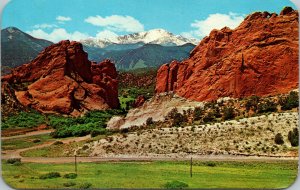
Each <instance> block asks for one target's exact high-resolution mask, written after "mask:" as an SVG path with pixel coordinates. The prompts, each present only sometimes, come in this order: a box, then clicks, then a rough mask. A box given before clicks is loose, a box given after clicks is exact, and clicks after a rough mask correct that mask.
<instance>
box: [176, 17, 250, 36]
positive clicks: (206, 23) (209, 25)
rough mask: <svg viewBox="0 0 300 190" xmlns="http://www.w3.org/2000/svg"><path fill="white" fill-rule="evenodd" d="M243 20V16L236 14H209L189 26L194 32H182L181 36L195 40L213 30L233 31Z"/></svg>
mask: <svg viewBox="0 0 300 190" xmlns="http://www.w3.org/2000/svg"><path fill="white" fill-rule="evenodd" d="M243 20H244V15H241V14H237V13H231V12H230V13H229V14H220V13H216V14H211V15H209V16H208V17H207V18H206V19H205V20H195V22H193V23H192V24H191V27H192V28H195V29H194V30H192V31H190V32H183V33H182V34H181V35H183V36H186V37H188V36H193V37H195V38H198V39H199V38H203V37H205V36H207V35H209V33H210V32H211V31H212V30H213V29H218V30H220V29H222V28H224V27H225V26H227V27H229V28H231V29H234V28H236V27H237V26H238V25H239V24H240V23H241V22H242V21H243Z"/></svg>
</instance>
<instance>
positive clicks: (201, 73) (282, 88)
mask: <svg viewBox="0 0 300 190" xmlns="http://www.w3.org/2000/svg"><path fill="white" fill-rule="evenodd" d="M298 24H299V23H298V12H297V11H295V10H293V9H292V8H290V7H286V8H284V10H282V12H281V13H280V15H277V14H276V13H272V14H271V13H268V12H256V13H253V14H251V15H249V16H247V17H246V18H245V20H244V21H243V22H242V23H241V24H240V26H239V27H237V28H236V29H234V30H231V29H229V28H228V27H225V28H223V29H221V30H213V31H212V32H211V33H210V35H209V36H208V37H205V38H204V39H203V40H202V41H201V42H200V44H199V45H198V46H197V47H196V48H195V49H194V50H193V51H192V52H191V54H190V58H189V59H187V60H185V61H182V62H177V61H173V62H171V63H170V64H165V65H163V66H161V67H160V69H159V71H158V74H157V84H156V92H157V93H162V92H168V91H174V92H175V93H176V94H178V95H179V96H182V97H184V98H188V99H191V100H196V101H210V100H216V99H218V98H220V97H234V98H240V97H247V96H251V95H258V96H268V95H276V94H282V93H287V92H289V91H290V90H292V89H296V88H298V72H299V71H298V66H299V65H298V46H299V43H298V40H299V37H298V35H299V33H298Z"/></svg>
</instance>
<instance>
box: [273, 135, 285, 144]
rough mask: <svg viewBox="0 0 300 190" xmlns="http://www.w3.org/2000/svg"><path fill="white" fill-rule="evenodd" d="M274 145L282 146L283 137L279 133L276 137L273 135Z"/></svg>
mask: <svg viewBox="0 0 300 190" xmlns="http://www.w3.org/2000/svg"><path fill="white" fill-rule="evenodd" d="M275 143H276V144H280V145H281V144H284V140H283V136H282V134H281V133H277V134H276V135H275Z"/></svg>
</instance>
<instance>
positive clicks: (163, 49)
mask: <svg viewBox="0 0 300 190" xmlns="http://www.w3.org/2000/svg"><path fill="white" fill-rule="evenodd" d="M81 43H82V44H83V47H84V50H85V51H86V52H87V53H88V55H89V59H90V60H91V61H95V62H100V61H102V60H104V59H111V60H112V61H113V62H114V63H115V64H116V68H117V69H118V70H132V69H137V68H149V67H151V68H153V67H154V68H156V67H159V66H161V65H162V64H164V63H167V62H170V61H172V60H178V61H182V60H184V59H186V58H188V57H189V53H190V51H191V50H192V49H193V48H194V47H195V45H194V44H195V43H196V40H193V39H187V38H184V37H182V36H178V35H174V34H172V33H170V32H167V31H165V30H163V29H155V30H150V31H148V32H140V33H134V34H129V35H124V36H119V37H117V38H116V39H115V40H108V39H105V40H99V39H94V38H89V39H86V40H82V41H81ZM51 44H53V43H52V42H50V41H47V40H43V39H36V38H34V37H32V36H30V35H28V34H26V33H25V32H22V31H21V30H19V29H18V28H15V27H8V28H6V29H3V30H2V31H1V45H2V58H1V63H2V72H4V73H8V71H9V69H10V68H14V67H17V66H20V65H22V64H25V63H28V62H30V61H31V60H32V59H34V58H35V57H37V55H38V53H39V52H41V51H42V50H43V49H44V48H46V47H48V46H49V45H51Z"/></svg>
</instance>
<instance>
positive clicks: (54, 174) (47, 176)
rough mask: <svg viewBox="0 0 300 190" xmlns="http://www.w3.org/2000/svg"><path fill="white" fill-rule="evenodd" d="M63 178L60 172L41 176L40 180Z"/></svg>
mask: <svg viewBox="0 0 300 190" xmlns="http://www.w3.org/2000/svg"><path fill="white" fill-rule="evenodd" d="M59 177H61V175H60V173H59V172H49V173H47V174H43V175H40V179H52V178H59Z"/></svg>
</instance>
